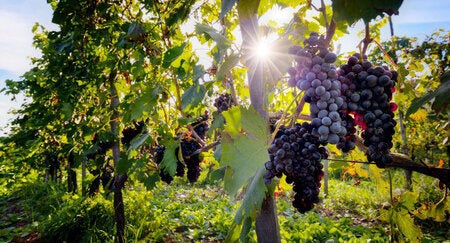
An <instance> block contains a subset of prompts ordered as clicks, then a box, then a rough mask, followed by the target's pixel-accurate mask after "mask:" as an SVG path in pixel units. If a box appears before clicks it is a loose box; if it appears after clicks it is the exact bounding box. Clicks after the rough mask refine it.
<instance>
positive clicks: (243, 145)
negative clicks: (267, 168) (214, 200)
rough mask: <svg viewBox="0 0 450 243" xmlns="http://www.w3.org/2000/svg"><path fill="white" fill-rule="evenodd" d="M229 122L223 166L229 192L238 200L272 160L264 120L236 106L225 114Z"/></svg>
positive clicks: (225, 136)
mask: <svg viewBox="0 0 450 243" xmlns="http://www.w3.org/2000/svg"><path fill="white" fill-rule="evenodd" d="M222 114H223V116H224V117H225V120H226V121H227V124H226V125H225V131H224V133H223V139H222V153H221V158H220V162H221V165H223V166H228V167H229V168H228V169H227V171H226V172H225V189H226V190H227V191H228V192H230V194H231V195H232V196H234V195H235V194H236V193H237V191H238V190H239V188H241V187H242V186H243V185H244V184H245V182H247V181H248V180H249V179H250V178H251V177H252V176H253V175H254V174H255V172H256V171H257V169H258V168H259V167H260V166H261V165H262V164H264V163H265V162H266V161H268V160H269V156H268V154H267V132H266V128H265V123H264V120H263V119H262V118H261V117H260V116H259V115H258V113H257V112H256V111H255V110H254V109H253V108H249V109H247V108H244V107H240V106H235V107H233V108H232V109H230V110H228V111H226V112H223V113H222Z"/></svg>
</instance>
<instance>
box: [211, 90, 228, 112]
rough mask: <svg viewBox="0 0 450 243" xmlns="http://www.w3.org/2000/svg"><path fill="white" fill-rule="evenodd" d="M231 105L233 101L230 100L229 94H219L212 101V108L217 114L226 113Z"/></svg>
mask: <svg viewBox="0 0 450 243" xmlns="http://www.w3.org/2000/svg"><path fill="white" fill-rule="evenodd" d="M232 105H233V100H232V98H231V94H228V93H225V94H221V95H220V96H219V97H217V98H216V99H215V100H214V106H215V107H216V108H217V111H218V112H219V113H222V112H224V111H227V110H228V109H230V108H231V106H232Z"/></svg>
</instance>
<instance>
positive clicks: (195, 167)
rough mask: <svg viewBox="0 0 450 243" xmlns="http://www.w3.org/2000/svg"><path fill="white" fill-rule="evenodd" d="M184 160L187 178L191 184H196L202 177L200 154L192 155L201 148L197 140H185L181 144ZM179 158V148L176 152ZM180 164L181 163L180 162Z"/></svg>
mask: <svg viewBox="0 0 450 243" xmlns="http://www.w3.org/2000/svg"><path fill="white" fill-rule="evenodd" d="M180 146H181V152H182V154H183V160H184V163H185V164H186V167H187V178H188V180H189V181H190V182H196V181H197V180H198V177H199V176H200V171H201V168H200V154H195V155H192V154H193V153H194V152H195V151H197V150H198V149H200V148H201V146H200V144H198V142H197V141H195V139H191V138H183V139H182V140H181V143H180ZM175 152H176V155H177V158H178V152H179V148H177V149H176V150H175ZM178 163H181V162H180V161H178ZM183 173H184V171H183Z"/></svg>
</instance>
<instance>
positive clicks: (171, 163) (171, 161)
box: [159, 139, 180, 177]
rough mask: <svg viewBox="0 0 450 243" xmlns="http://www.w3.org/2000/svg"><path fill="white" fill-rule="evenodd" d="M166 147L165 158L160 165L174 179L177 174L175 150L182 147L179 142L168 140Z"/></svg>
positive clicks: (165, 143)
mask: <svg viewBox="0 0 450 243" xmlns="http://www.w3.org/2000/svg"><path fill="white" fill-rule="evenodd" d="M163 145H164V146H165V147H166V150H165V151H164V157H163V160H162V161H161V164H160V165H159V166H160V168H161V169H163V170H164V171H165V172H167V173H169V175H171V176H172V177H173V176H174V175H175V173H176V172H177V161H178V159H177V156H176V155H175V149H176V148H177V147H178V146H179V145H180V144H179V141H178V140H172V139H171V140H168V141H165V142H164V143H163Z"/></svg>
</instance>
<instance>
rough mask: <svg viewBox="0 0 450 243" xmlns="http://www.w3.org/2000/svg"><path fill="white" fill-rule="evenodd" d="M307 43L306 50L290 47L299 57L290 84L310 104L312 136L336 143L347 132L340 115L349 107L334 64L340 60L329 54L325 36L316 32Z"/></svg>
mask: <svg viewBox="0 0 450 243" xmlns="http://www.w3.org/2000/svg"><path fill="white" fill-rule="evenodd" d="M304 44H305V46H304V47H303V48H302V47H300V46H293V47H291V48H290V53H291V54H294V55H296V57H295V62H296V65H295V66H294V67H290V68H289V69H288V73H289V74H290V79H289V81H288V84H289V86H292V87H295V86H296V87H298V88H299V89H301V90H303V91H305V96H304V99H305V101H306V102H308V103H310V112H311V113H310V114H311V118H313V120H312V122H311V125H312V127H313V130H312V134H313V135H315V136H317V137H319V139H320V141H323V142H328V143H331V144H337V143H338V142H339V140H340V138H341V137H343V136H344V135H345V134H346V133H347V131H346V128H345V126H342V124H341V116H340V114H339V110H341V109H342V108H344V107H345V106H346V104H345V100H344V99H343V97H341V83H340V81H339V80H338V75H337V71H336V67H335V66H334V65H333V63H334V62H335V61H336V59H337V57H336V54H334V53H332V52H329V51H328V49H327V47H326V46H327V45H326V41H325V39H324V37H323V36H319V35H318V34H317V33H315V32H313V33H311V34H310V37H309V38H308V39H306V40H305V42H304Z"/></svg>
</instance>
